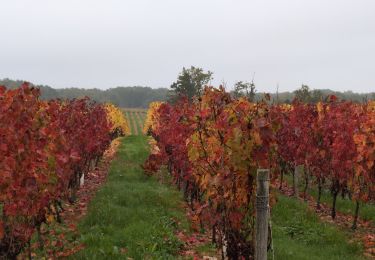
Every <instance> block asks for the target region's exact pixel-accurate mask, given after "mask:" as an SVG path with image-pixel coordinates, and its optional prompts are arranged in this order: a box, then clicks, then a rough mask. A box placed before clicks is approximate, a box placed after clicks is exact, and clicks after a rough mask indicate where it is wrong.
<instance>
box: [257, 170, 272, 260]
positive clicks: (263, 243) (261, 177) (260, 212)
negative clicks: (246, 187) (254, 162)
mask: <svg viewBox="0 0 375 260" xmlns="http://www.w3.org/2000/svg"><path fill="white" fill-rule="evenodd" d="M269 176H270V170H269V169H258V170H257V196H256V230H255V234H256V241H255V260H267V243H268V210H269V204H268V201H269Z"/></svg>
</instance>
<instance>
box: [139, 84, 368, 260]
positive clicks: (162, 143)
mask: <svg viewBox="0 0 375 260" xmlns="http://www.w3.org/2000/svg"><path fill="white" fill-rule="evenodd" d="M374 120H375V114H374V103H370V104H365V105H359V104H352V103H350V102H339V101H337V100H335V98H334V97H332V98H331V100H330V101H329V102H326V103H319V104H317V105H309V104H300V103H297V102H296V103H294V104H293V105H292V106H286V105H269V104H267V102H263V101H262V102H258V103H251V102H249V101H247V100H246V99H243V98H240V99H233V98H232V97H231V96H230V95H229V94H228V93H226V92H225V90H224V89H223V88H221V87H220V88H219V89H215V88H213V87H206V88H205V90H204V92H203V94H202V95H201V96H200V97H197V98H196V99H195V100H194V101H193V102H188V100H186V99H182V100H180V101H179V103H177V104H175V105H171V104H168V103H156V104H151V106H150V109H149V112H148V115H147V120H146V124H145V129H144V132H146V133H149V134H150V135H152V137H153V138H154V140H155V141H154V142H155V145H156V147H155V148H153V149H152V151H153V152H152V153H151V155H150V156H149V158H148V160H147V161H146V162H145V165H144V168H145V171H146V173H149V174H152V173H154V172H156V171H158V170H159V169H160V167H161V166H162V165H166V166H167V168H168V170H169V172H170V173H171V175H172V176H173V178H174V180H175V183H176V184H177V186H178V187H179V188H180V189H182V190H183V192H184V195H185V199H186V200H187V201H188V202H189V205H190V206H191V208H192V210H193V212H194V218H195V219H196V221H197V222H198V224H199V225H200V226H201V227H202V228H209V229H211V230H212V238H213V241H214V242H216V243H217V244H218V245H219V246H220V247H221V246H223V245H224V244H225V245H226V248H227V256H228V257H229V258H231V259H238V258H240V257H245V258H249V257H250V258H251V257H252V256H254V244H255V241H254V240H255V234H254V225H255V219H254V215H255V190H256V187H255V186H256V181H255V180H256V170H257V169H259V168H270V169H271V178H272V179H273V183H275V181H276V179H278V178H281V176H282V174H283V172H286V171H288V170H292V169H294V168H295V167H296V166H298V165H304V166H305V169H306V170H305V176H306V178H307V179H308V178H309V177H312V176H314V177H315V179H314V180H315V181H317V182H318V183H320V184H319V185H318V186H319V187H320V185H321V184H323V183H325V182H328V183H329V185H331V186H330V187H331V191H332V194H334V196H337V194H338V193H339V192H347V193H350V194H351V197H352V199H354V200H357V201H368V200H371V199H372V200H373V199H374V195H375V194H374V183H375V173H374V170H375V169H374V159H375V158H374V157H375V149H374V141H375V139H374V135H375V134H374V133H375V128H374V126H375V124H374ZM274 201H275V195H274V194H273V192H272V193H271V205H272V204H273V203H274Z"/></svg>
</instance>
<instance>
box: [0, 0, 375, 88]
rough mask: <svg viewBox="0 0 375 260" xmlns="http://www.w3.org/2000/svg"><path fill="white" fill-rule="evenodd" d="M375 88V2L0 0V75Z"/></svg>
mask: <svg viewBox="0 0 375 260" xmlns="http://www.w3.org/2000/svg"><path fill="white" fill-rule="evenodd" d="M191 65H194V66H198V67H202V68H204V69H205V70H211V71H213V72H214V80H213V82H212V84H213V85H218V84H220V83H221V82H223V81H224V82H226V83H227V86H228V87H230V86H232V85H233V83H234V82H236V81H239V80H243V81H246V80H247V81H251V79H252V77H253V74H254V73H255V83H256V86H257V90H258V91H260V92H263V91H272V92H274V91H275V90H276V86H277V84H279V91H286V90H289V91H290V90H295V89H296V88H298V87H299V86H300V85H301V84H302V83H304V84H307V85H309V86H310V87H311V88H330V89H334V90H341V91H343V90H353V91H356V92H370V91H375V1H374V0H368V1H365V0H353V1H346V0H329V1H327V0H324V1H323V0H310V1H305V0H295V1H292V0H285V1H283V0H272V1H267V0H259V1H253V0H226V1H224V0H132V1H130V0H101V1H99V0H64V1H52V0H0V78H5V77H8V78H12V79H24V80H28V81H31V82H33V83H36V84H48V85H50V86H52V87H59V88H60V87H84V88H89V87H97V88H102V89H104V88H110V87H115V86H132V85H145V86H150V87H168V86H169V85H170V84H171V83H172V82H173V81H174V80H176V78H177V75H178V73H179V72H180V71H181V69H182V67H184V66H185V67H189V66H191Z"/></svg>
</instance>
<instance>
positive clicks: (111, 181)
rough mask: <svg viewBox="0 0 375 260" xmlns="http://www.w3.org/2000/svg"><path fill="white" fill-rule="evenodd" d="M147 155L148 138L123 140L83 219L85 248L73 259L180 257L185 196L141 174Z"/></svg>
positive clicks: (81, 227) (132, 137)
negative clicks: (179, 234) (177, 234)
mask: <svg viewBox="0 0 375 260" xmlns="http://www.w3.org/2000/svg"><path fill="white" fill-rule="evenodd" d="M147 154H148V144H147V139H146V137H144V136H140V135H139V136H129V137H126V138H124V139H122V144H121V145H120V147H119V151H118V154H117V156H116V158H115V159H114V161H113V162H112V165H111V168H110V172H109V176H108V181H107V183H106V184H105V185H104V186H103V187H102V188H101V189H100V190H99V191H98V193H97V195H96V197H95V198H94V199H93V201H92V202H91V203H90V206H89V209H88V215H87V216H86V217H85V218H84V219H83V221H82V222H81V223H80V224H79V231H80V233H81V240H82V242H83V243H84V244H85V245H86V247H85V249H84V250H82V251H80V252H79V253H78V254H76V255H75V256H74V257H73V259H127V258H128V257H131V258H133V259H175V258H176V255H177V252H178V250H179V248H180V246H181V244H180V242H179V240H178V239H177V238H176V237H175V235H174V233H175V230H176V228H177V223H176V221H177V220H178V221H181V220H182V221H184V219H186V218H185V215H184V214H185V213H184V210H183V209H182V208H181V201H182V197H181V194H180V193H179V192H178V191H177V190H174V189H173V188H171V187H168V186H165V185H160V184H159V183H158V182H157V181H156V180H155V179H153V178H150V177H147V176H145V175H144V174H143V172H142V168H141V167H140V164H142V163H143V161H144V160H145V159H146V157H147ZM182 225H187V223H182Z"/></svg>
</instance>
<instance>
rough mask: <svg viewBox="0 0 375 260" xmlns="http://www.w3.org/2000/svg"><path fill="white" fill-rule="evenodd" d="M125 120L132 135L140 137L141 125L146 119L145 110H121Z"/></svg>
mask: <svg viewBox="0 0 375 260" xmlns="http://www.w3.org/2000/svg"><path fill="white" fill-rule="evenodd" d="M121 109H122V111H123V112H124V114H125V116H126V119H127V120H128V122H129V127H130V131H131V134H132V135H142V129H143V124H144V122H145V119H146V114H147V109H143V108H121Z"/></svg>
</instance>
